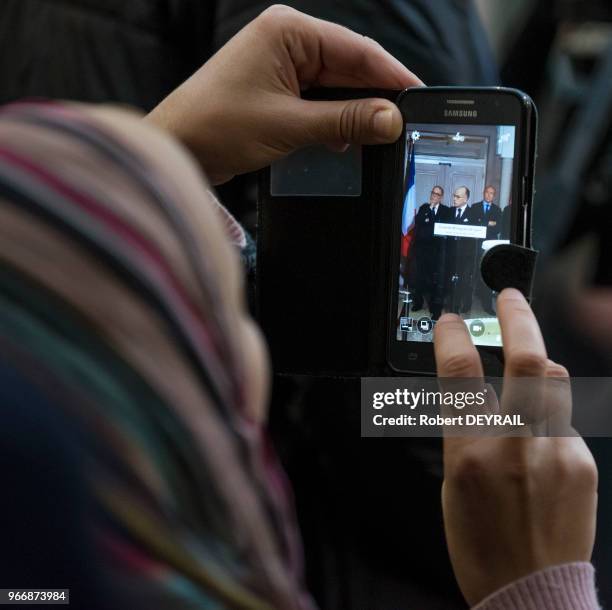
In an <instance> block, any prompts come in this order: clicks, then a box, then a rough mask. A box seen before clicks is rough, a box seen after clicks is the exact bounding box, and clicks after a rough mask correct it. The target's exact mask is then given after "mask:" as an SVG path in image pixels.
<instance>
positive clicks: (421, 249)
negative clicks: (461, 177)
mask: <svg viewBox="0 0 612 610" xmlns="http://www.w3.org/2000/svg"><path fill="white" fill-rule="evenodd" d="M443 197H444V189H443V188H442V187H441V186H439V185H435V186H434V187H433V188H432V189H431V193H430V195H429V203H424V204H423V205H422V206H421V207H420V208H419V210H418V212H417V214H416V217H415V219H414V245H413V247H414V251H415V265H416V274H415V275H416V281H415V285H414V289H413V291H412V295H413V304H412V309H413V310H414V311H418V310H419V309H422V308H423V301H424V299H426V300H427V305H428V307H429V312H430V314H431V319H432V320H437V319H438V318H439V317H440V314H441V313H442V305H443V303H444V273H443V265H444V244H445V239H444V238H443V237H437V236H435V235H434V225H435V223H436V222H448V219H449V216H450V212H451V210H450V208H448V207H447V206H445V205H442V204H441V202H442V198H443Z"/></svg>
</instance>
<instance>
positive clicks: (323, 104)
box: [296, 99, 403, 146]
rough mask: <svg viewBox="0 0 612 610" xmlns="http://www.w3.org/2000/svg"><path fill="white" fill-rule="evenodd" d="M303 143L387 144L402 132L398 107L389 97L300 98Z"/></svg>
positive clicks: (340, 144) (339, 144)
mask: <svg viewBox="0 0 612 610" xmlns="http://www.w3.org/2000/svg"><path fill="white" fill-rule="evenodd" d="M300 101H301V103H302V106H303V107H302V109H301V110H300V114H301V117H302V120H303V127H304V132H303V133H304V137H305V138H307V141H304V142H301V143H297V142H296V144H297V145H298V146H299V145H304V144H331V145H335V146H342V145H343V144H388V143H391V142H394V141H395V140H397V138H399V136H400V134H401V132H402V126H403V122H402V115H401V112H400V111H399V108H398V107H397V106H396V105H395V104H393V103H392V102H390V101H388V100H383V99H362V100H343V101H334V102H328V101H306V100H300Z"/></svg>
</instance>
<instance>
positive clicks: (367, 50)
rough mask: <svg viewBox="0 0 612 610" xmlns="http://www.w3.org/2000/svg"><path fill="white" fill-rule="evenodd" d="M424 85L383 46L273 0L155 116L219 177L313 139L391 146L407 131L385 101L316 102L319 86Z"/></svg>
mask: <svg viewBox="0 0 612 610" xmlns="http://www.w3.org/2000/svg"><path fill="white" fill-rule="evenodd" d="M422 84H423V83H422V82H421V81H420V80H419V79H418V78H417V77H416V76H415V75H414V74H412V73H411V72H410V71H409V70H408V69H407V68H405V67H404V66H403V65H402V64H401V63H400V62H399V61H398V60H396V59H395V58H394V57H393V56H392V55H390V54H389V53H387V52H386V51H385V50H384V49H383V48H382V47H381V46H380V45H379V44H378V43H376V42H375V41H374V40H372V39H370V38H366V37H364V36H361V35H359V34H356V33H355V32H352V31H350V30H348V29H346V28H344V27H342V26H339V25H337V24H334V23H329V22H327V21H322V20H320V19H315V18H314V17H309V16H308V15H304V14H303V13H300V12H298V11H296V10H294V9H291V8H289V7H286V6H272V7H270V8H269V9H267V10H265V11H264V12H263V13H262V14H261V15H260V16H259V17H257V18H256V19H255V20H254V21H252V22H251V23H249V24H248V25H247V26H246V27H245V28H243V29H242V30H241V31H240V32H239V33H238V34H237V35H236V36H234V38H232V39H231V40H230V41H229V42H228V43H227V44H226V45H225V46H224V47H222V48H221V49H220V50H219V51H218V52H217V53H216V54H215V55H214V56H213V57H212V58H211V59H210V60H209V61H208V62H206V63H205V64H204V65H203V66H202V67H201V68H200V69H199V70H198V71H197V72H196V73H195V74H194V75H193V76H191V78H189V79H188V80H187V81H185V82H184V83H183V84H182V85H181V86H180V87H179V88H178V89H176V90H175V91H174V92H172V93H171V94H170V95H169V96H168V97H167V98H166V99H165V100H163V101H162V102H161V103H160V104H159V105H158V106H157V107H156V108H155V109H154V110H153V111H152V112H151V113H150V114H149V115H148V117H147V120H149V121H151V122H152V123H154V124H156V125H157V126H159V127H162V128H165V129H167V130H168V131H170V132H171V133H172V134H174V135H175V136H176V137H177V138H178V139H179V140H181V141H182V142H183V143H184V144H185V145H186V146H187V147H188V148H189V149H190V150H191V152H192V153H193V154H194V155H195V156H196V157H197V158H198V160H199V161H200V163H201V165H202V167H203V168H204V171H205V172H206V174H207V175H208V177H209V179H210V180H211V182H213V183H214V184H218V183H221V182H224V181H226V180H229V179H230V178H231V177H232V176H233V175H236V174H240V173H245V172H248V171H253V170H256V169H259V168H261V167H265V166H266V165H269V164H270V163H271V162H272V161H274V160H276V159H279V158H281V157H283V156H285V155H287V154H288V153H290V152H292V151H294V150H296V149H298V148H301V147H303V146H307V145H309V144H326V145H328V146H330V147H332V148H335V149H342V148H344V147H345V146H346V145H347V144H349V143H360V144H382V143H389V142H393V141H394V140H396V139H397V138H398V137H399V135H400V133H401V130H402V117H401V114H400V112H399V110H398V108H397V107H396V106H395V105H394V104H393V103H392V102H390V101H388V100H384V99H361V100H345V101H316V102H315V101H307V100H303V99H301V97H300V91H302V90H304V89H306V88H308V87H311V86H323V87H372V88H381V89H404V88H406V87H411V86H415V85H422Z"/></svg>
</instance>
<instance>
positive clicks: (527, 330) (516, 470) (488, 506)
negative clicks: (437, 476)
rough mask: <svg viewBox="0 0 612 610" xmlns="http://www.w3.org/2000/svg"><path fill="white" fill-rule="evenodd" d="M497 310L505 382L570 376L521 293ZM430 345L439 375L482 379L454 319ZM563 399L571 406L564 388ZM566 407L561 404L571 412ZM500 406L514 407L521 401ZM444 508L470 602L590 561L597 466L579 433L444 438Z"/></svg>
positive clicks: (441, 325)
mask: <svg viewBox="0 0 612 610" xmlns="http://www.w3.org/2000/svg"><path fill="white" fill-rule="evenodd" d="M497 304H498V316H499V320H500V325H501V328H502V334H503V344H504V356H505V371H504V376H505V379H506V380H508V378H519V377H540V378H545V377H562V378H563V377H564V378H567V377H568V373H567V371H566V370H565V369H564V368H563V367H561V366H560V365H558V364H555V363H554V362H552V361H551V360H549V359H548V358H547V354H546V347H545V345H544V341H543V339H542V335H541V333H540V329H539V326H538V323H537V321H536V319H535V317H534V315H533V313H532V311H531V309H530V307H529V305H528V303H527V302H526V300H525V298H524V297H523V296H522V294H521V293H520V292H519V291H517V290H514V289H506V290H504V291H503V292H502V293H501V294H500V295H499V297H498V300H497ZM434 347H435V357H436V364H437V371H438V376H439V377H466V378H481V377H482V376H483V369H482V364H481V361H480V357H479V355H478V352H477V351H476V348H475V347H474V345H473V344H472V340H471V338H470V335H469V333H468V331H467V328H466V325H465V323H464V322H463V320H462V319H461V318H459V317H458V316H455V315H452V314H446V315H444V316H442V317H441V318H440V320H439V322H438V324H437V325H436V329H435V336H434ZM568 383H569V380H568ZM504 399H506V400H511V401H512V400H515V399H514V398H513V397H512V396H510V397H507V396H505V395H504V397H503V399H502V403H503V400H504ZM516 400H518V398H517V399H516ZM565 400H570V401H571V395H570V394H569V386H568V392H567V394H566V396H565V397H564V398H562V402H563V401H565ZM568 406H570V407H571V405H567V404H559V405H558V408H559V409H560V410H561V411H563V410H564V409H565V413H566V414H567V413H568V412H569V411H567V407H568ZM502 408H504V407H503V404H502ZM506 408H508V409H512V408H515V410H519V408H520V405H512V404H511V405H506ZM442 505H443V511H444V524H445V530H446V537H447V542H448V548H449V553H450V557H451V561H452V564H453V569H454V571H455V575H456V577H457V580H458V582H459V586H460V587H461V590H462V592H463V594H464V596H465V598H466V600H467V601H468V602H469V603H470V604H472V605H474V604H476V603H478V602H479V601H481V600H483V599H484V598H485V597H486V596H488V595H490V594H491V593H493V592H494V591H496V590H498V589H500V588H501V587H503V586H505V585H507V584H509V583H511V582H513V581H515V580H517V579H519V578H521V577H524V576H526V575H528V574H530V573H532V572H536V571H538V570H542V569H544V568H547V567H551V566H555V565H560V564H566V563H571V562H578V561H589V560H590V558H591V553H592V550H593V544H594V538H595V515H596V507H597V468H596V465H595V462H594V460H593V457H592V455H591V453H590V451H589V449H588V448H587V446H586V444H585V443H584V441H583V440H582V438H580V437H579V436H572V437H559V438H553V437H551V438H549V437H528V438H523V437H521V438H493V437H484V436H480V437H469V438H467V437H465V438H459V437H446V438H445V439H444V483H443V487H442Z"/></svg>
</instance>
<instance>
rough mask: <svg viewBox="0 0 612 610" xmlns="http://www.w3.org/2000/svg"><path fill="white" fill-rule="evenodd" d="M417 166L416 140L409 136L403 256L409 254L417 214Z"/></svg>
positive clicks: (403, 222) (403, 211) (403, 215)
mask: <svg viewBox="0 0 612 610" xmlns="http://www.w3.org/2000/svg"><path fill="white" fill-rule="evenodd" d="M415 174H416V166H415V162H414V142H413V140H412V136H408V162H407V163H406V195H405V196H404V209H403V210H402V256H408V252H409V250H410V243H411V242H412V238H413V234H414V217H415V216H416V188H415V185H414V180H415Z"/></svg>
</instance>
